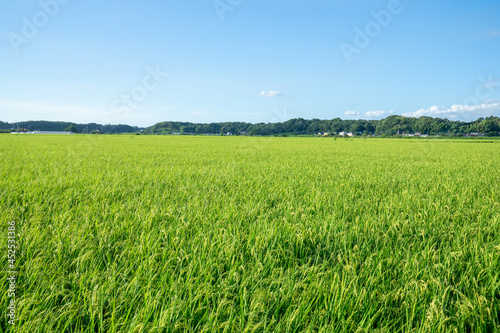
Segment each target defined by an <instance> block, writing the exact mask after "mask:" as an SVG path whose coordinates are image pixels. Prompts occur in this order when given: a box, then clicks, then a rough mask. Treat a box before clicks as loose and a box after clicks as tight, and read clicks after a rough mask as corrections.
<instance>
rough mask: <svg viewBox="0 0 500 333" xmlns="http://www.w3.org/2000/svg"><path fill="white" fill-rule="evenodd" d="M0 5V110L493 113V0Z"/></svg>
mask: <svg viewBox="0 0 500 333" xmlns="http://www.w3.org/2000/svg"><path fill="white" fill-rule="evenodd" d="M0 9H1V10H0V74H1V75H0V120H2V121H23V120H62V121H74V122H97V123H125V124H131V125H139V126H149V125H153V124H154V123H156V122H160V121H166V120H180V121H191V122H218V121H246V122H275V121H285V120H288V119H289V118H295V117H303V118H309V119H310V118H320V119H332V118H336V117H340V118H346V119H347V118H355V119H358V118H363V119H380V118H384V117H386V116H388V115H390V114H400V115H407V116H421V115H430V116H438V117H442V118H449V119H460V120H472V119H477V118H478V117H485V116H488V115H495V116H500V62H499V59H500V20H499V19H498V18H499V17H500V16H499V15H500V2H499V1H497V0H478V1H457V0H455V1H451V0H444V1H431V0H400V1H398V0H388V1H378V0H370V1H368V0H359V1H355V0H339V1H324V0H307V1H305V0H287V1H284V0H283V1H281V0H275V1H268V0H267V1H264V0H252V1H250V0H216V1H214V0H191V1H181V0H163V1H133V0H120V1H118V0H109V1H99V2H98V1H95V0H87V1H76V0H64V1H63V0H42V1H32V0H24V1H14V0H0ZM377 16H378V19H377ZM167 73H168V75H167Z"/></svg>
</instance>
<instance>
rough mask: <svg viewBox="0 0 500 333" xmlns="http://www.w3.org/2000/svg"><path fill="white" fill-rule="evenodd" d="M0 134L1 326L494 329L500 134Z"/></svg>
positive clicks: (499, 251)
mask: <svg viewBox="0 0 500 333" xmlns="http://www.w3.org/2000/svg"><path fill="white" fill-rule="evenodd" d="M256 140H257V141H256ZM256 142H257V143H258V144H256ZM0 143H1V144H0V156H1V158H2V163H1V164H0V175H1V176H2V182H1V184H0V203H1V206H0V207H1V210H0V221H1V223H2V225H3V226H4V227H3V228H2V231H3V235H4V236H3V237H4V238H3V239H4V240H5V241H2V242H1V246H2V253H3V255H2V257H1V265H2V268H3V269H2V270H3V271H8V261H7V241H6V239H7V226H8V222H9V221H15V222H16V224H17V241H18V248H17V252H16V253H17V258H16V259H17V260H16V263H15V265H16V269H17V270H18V272H19V273H18V276H17V281H16V321H15V327H12V326H11V325H10V324H8V318H7V316H6V313H7V310H6V309H7V306H8V304H9V303H8V302H9V301H10V299H9V297H8V296H7V293H6V291H7V289H8V282H7V280H6V279H5V278H4V279H2V280H1V282H0V284H1V285H2V288H3V290H4V291H5V292H4V293H2V298H1V302H0V303H1V307H2V309H4V310H3V314H2V315H0V328H1V330H2V332H11V331H12V332H14V331H15V332H26V333H28V332H29V333H32V332H497V331H499V330H500V218H499V215H500V214H499V212H500V191H499V190H498V184H500V169H499V168H498V165H499V163H500V155H499V151H500V149H499V148H500V145H499V142H496V141H492V142H491V143H482V144H474V143H475V141H467V142H466V141H460V140H456V141H447V140H408V139H402V140H397V139H368V140H366V139H355V140H333V139H331V138H293V137H290V138H254V137H176V136H101V137H100V138H99V139H98V140H89V138H88V137H87V136H83V135H81V136H22V135H19V136H14V135H3V136H0Z"/></svg>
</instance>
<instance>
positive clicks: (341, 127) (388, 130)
mask: <svg viewBox="0 0 500 333" xmlns="http://www.w3.org/2000/svg"><path fill="white" fill-rule="evenodd" d="M0 130H1V131H3V132H10V131H66V130H71V131H73V132H77V133H89V134H90V133H105V134H120V133H139V132H143V133H144V134H156V135H169V134H186V135H203V134H204V135H220V134H227V133H231V134H236V135H238V134H243V135H246V134H248V135H264V136H266V135H315V134H318V133H330V134H332V135H333V134H338V133H341V132H350V133H353V134H354V135H387V136H394V135H398V134H399V135H404V134H414V133H421V134H428V135H451V136H463V135H466V134H470V133H479V134H484V135H486V136H499V135H500V118H498V117H494V116H490V117H487V118H479V119H477V120H475V121H471V122H466V121H460V120H448V119H442V118H432V117H425V116H423V117H419V118H410V117H403V116H396V115H393V116H389V117H387V118H384V119H381V120H363V119H359V120H351V119H340V118H335V119H330V120H321V119H309V120H308V119H303V118H294V119H290V120H287V121H285V122H280V123H256V124H252V123H245V122H219V123H190V122H178V121H166V122H160V123H157V124H155V125H153V126H151V127H147V128H141V127H137V126H130V125H111V124H108V125H102V124H96V123H89V124H75V123H71V122H58V121H24V122H18V123H6V122H2V121H0Z"/></svg>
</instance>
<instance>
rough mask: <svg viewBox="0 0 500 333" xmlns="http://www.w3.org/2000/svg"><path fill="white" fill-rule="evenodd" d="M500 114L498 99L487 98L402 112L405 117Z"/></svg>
mask: <svg viewBox="0 0 500 333" xmlns="http://www.w3.org/2000/svg"><path fill="white" fill-rule="evenodd" d="M492 115H493V116H497V117H498V116H500V100H498V99H489V100H487V101H485V102H483V103H482V104H479V105H463V104H455V105H452V106H450V107H445V106H431V107H430V108H428V109H420V110H418V111H415V112H408V113H403V116H405V117H415V118H418V117H421V116H428V117H439V118H450V119H457V120H476V119H477V118H480V117H483V118H484V117H488V116H492Z"/></svg>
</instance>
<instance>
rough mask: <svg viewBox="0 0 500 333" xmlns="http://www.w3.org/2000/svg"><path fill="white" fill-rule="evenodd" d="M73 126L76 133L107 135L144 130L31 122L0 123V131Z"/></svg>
mask: <svg viewBox="0 0 500 333" xmlns="http://www.w3.org/2000/svg"><path fill="white" fill-rule="evenodd" d="M71 126H75V127H76V129H77V132H78V133H92V132H102V133H107V134H118V133H134V132H139V131H140V130H142V129H144V128H140V127H137V126H129V125H102V124H96V123H89V124H75V123H71V122H63V121H45V120H36V121H35V120H32V121H21V122H17V123H6V122H3V121H0V130H11V129H14V130H18V129H22V130H27V131H65V130H66V129H67V128H68V127H71Z"/></svg>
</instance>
